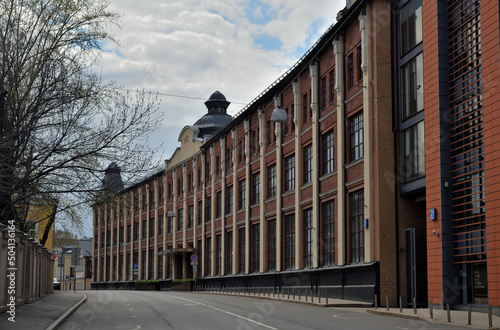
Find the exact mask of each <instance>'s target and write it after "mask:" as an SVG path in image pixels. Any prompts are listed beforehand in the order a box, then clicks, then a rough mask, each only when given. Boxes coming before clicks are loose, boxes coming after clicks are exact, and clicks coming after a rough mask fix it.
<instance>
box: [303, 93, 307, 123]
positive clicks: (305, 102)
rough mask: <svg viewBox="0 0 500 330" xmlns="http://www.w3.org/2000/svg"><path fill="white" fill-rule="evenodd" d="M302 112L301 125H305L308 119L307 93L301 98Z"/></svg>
mask: <svg viewBox="0 0 500 330" xmlns="http://www.w3.org/2000/svg"><path fill="white" fill-rule="evenodd" d="M302 108H303V109H302V112H303V115H304V122H303V124H305V123H307V121H308V119H309V114H308V109H309V103H308V97H307V93H305V94H304V96H303V97H302Z"/></svg>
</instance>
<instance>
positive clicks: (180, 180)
mask: <svg viewBox="0 0 500 330" xmlns="http://www.w3.org/2000/svg"><path fill="white" fill-rule="evenodd" d="M177 194H178V195H179V196H181V195H182V179H178V180H177Z"/></svg>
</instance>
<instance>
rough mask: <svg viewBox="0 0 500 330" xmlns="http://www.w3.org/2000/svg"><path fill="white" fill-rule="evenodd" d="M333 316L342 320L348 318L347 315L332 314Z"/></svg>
mask: <svg viewBox="0 0 500 330" xmlns="http://www.w3.org/2000/svg"><path fill="white" fill-rule="evenodd" d="M333 317H336V318H338V319H343V320H349V318H347V317H342V316H338V315H336V314H333Z"/></svg>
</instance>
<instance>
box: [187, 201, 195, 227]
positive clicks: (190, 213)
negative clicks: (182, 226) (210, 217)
mask: <svg viewBox="0 0 500 330" xmlns="http://www.w3.org/2000/svg"><path fill="white" fill-rule="evenodd" d="M193 225H194V205H189V206H188V223H187V227H188V228H193Z"/></svg>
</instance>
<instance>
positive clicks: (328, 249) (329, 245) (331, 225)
mask: <svg viewBox="0 0 500 330" xmlns="http://www.w3.org/2000/svg"><path fill="white" fill-rule="evenodd" d="M322 211H323V231H322V234H323V246H322V248H323V251H322V252H323V266H333V265H335V204H334V201H330V202H326V203H324V204H323V205H322Z"/></svg>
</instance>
